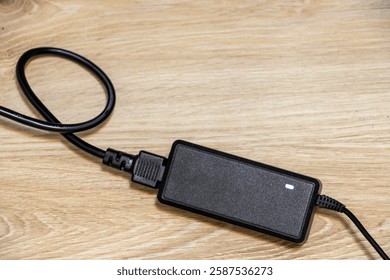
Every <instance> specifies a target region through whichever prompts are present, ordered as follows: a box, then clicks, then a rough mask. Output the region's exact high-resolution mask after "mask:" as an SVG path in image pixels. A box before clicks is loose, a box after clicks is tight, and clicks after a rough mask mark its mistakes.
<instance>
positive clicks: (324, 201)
mask: <svg viewBox="0 0 390 280" xmlns="http://www.w3.org/2000/svg"><path fill="white" fill-rule="evenodd" d="M317 206H318V207H320V208H325V209H329V210H333V211H337V212H340V213H344V214H345V215H347V217H348V218H350V219H351V221H352V222H353V223H354V224H355V225H356V227H357V228H358V229H359V230H360V232H361V233H362V234H363V235H364V237H365V238H366V239H367V241H368V242H369V243H370V244H371V246H372V247H374V249H375V250H376V251H377V252H378V254H379V255H380V256H381V257H382V258H383V259H384V260H389V257H388V256H387V255H386V253H385V252H384V251H383V249H382V248H381V247H380V246H379V244H378V243H377V242H376V241H375V239H374V238H373V237H372V236H371V235H370V234H369V233H368V231H367V230H366V229H365V228H364V226H363V225H362V224H361V223H360V221H359V220H358V218H356V216H355V215H354V214H352V212H351V211H349V210H348V209H347V207H345V205H344V204H342V203H341V202H339V201H337V200H336V199H334V198H331V197H329V196H327V195H319V196H318V198H317Z"/></svg>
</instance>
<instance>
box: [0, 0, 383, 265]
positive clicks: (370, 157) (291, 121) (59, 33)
mask: <svg viewBox="0 0 390 280" xmlns="http://www.w3.org/2000/svg"><path fill="white" fill-rule="evenodd" d="M38 46H56V47H61V48H66V49H69V50H72V51H74V52H77V53H80V54H82V55H84V56H86V57H87V58H89V59H91V60H92V61H94V62H95V63H96V64H97V65H99V66H100V67H101V68H102V69H103V70H104V71H105V72H106V73H107V74H108V75H109V77H110V78H111V79H112V82H113V83H114V85H115V87H116V90H117V95H118V98H117V106H116V109H115V111H114V114H113V115H112V117H111V118H110V119H109V120H108V121H107V122H106V123H105V124H104V125H103V126H101V127H100V128H98V129H95V130H94V131H91V132H88V133H81V134H80V135H82V136H83V138H85V139H86V140H88V141H90V142H91V143H93V144H95V145H97V146H99V147H101V148H103V149H105V148H107V147H112V148H115V149H121V150H124V151H128V152H129V153H136V152H138V151H139V150H140V149H145V150H148V151H151V152H154V153H157V154H161V155H167V153H168V151H169V148H170V145H171V143H172V142H173V141H174V140H176V139H186V140H189V141H192V142H195V143H199V144H201V145H205V146H209V147H211V148H215V149H219V150H223V151H226V152H229V153H233V154H237V155H239V156H243V157H247V158H250V159H253V160H256V161H261V162H264V163H268V164H271V165H275V166H279V167H281V168H285V169H288V170H292V171H295V172H298V173H303V174H306V175H308V176H312V177H316V178H319V179H320V180H321V181H322V183H323V193H326V194H328V195H330V196H332V197H335V198H337V199H339V200H340V201H342V202H344V203H345V204H346V205H348V207H349V208H350V209H351V210H352V211H353V212H354V213H355V214H356V215H357V216H358V217H359V218H360V219H361V221H362V223H363V224H364V225H365V226H366V227H367V229H369V231H370V233H371V234H372V235H373V236H374V237H375V238H376V239H377V241H378V242H379V243H380V244H381V245H382V246H383V248H384V250H385V251H387V252H390V172H389V166H390V109H389V108H390V2H389V1H380V0H371V1H352V0H346V1H336V0H328V1H320V0H313V1H310V0H304V1H303V0H301V1H298V0H292V1H271V0H269V1H268V0H248V1H222V0H215V1H211V0H208V1H203V0H201V1H174V0H164V1H119V0H118V1H117V0H111V1H109V2H107V1H91V0H88V1H74V0H69V1H43V0H35V1H27V0H14V1H13V0H8V1H0V80H1V83H0V93H1V94H0V104H1V105H2V106H5V107H9V108H12V109H14V110H17V111H20V112H23V113H26V114H30V115H32V116H38V115H37V113H36V112H32V110H31V106H29V105H28V104H27V102H26V100H25V99H24V97H22V94H21V92H20V90H18V86H17V84H16V81H15V75H14V68H15V64H16V61H17V59H18V57H19V56H20V55H21V54H22V53H23V52H24V51H26V50H27V49H29V48H32V47H38ZM27 74H28V78H29V79H30V81H31V84H32V85H33V88H34V90H35V91H36V92H37V93H38V95H39V96H40V97H41V98H42V99H43V101H44V103H45V104H47V105H48V107H49V108H50V109H52V110H53V112H55V114H56V115H57V116H58V117H59V118H60V119H61V120H62V121H63V122H76V121H82V120H86V119H88V118H90V117H92V116H94V115H95V114H96V113H97V112H99V110H101V108H102V106H103V104H104V100H105V96H104V93H103V91H102V89H101V87H100V85H99V83H98V82H97V81H96V80H95V79H94V78H93V77H91V76H90V75H89V74H88V73H87V72H86V71H85V70H83V69H81V68H80V67H78V66H76V65H73V64H71V63H70V62H67V61H64V60H61V59H58V58H41V59H37V60H34V61H32V62H31V63H30V64H29V66H28V69H27ZM0 145H1V159H0V178H1V179H0V180H1V181H0V258H1V259H374V258H378V256H377V255H376V252H375V251H374V250H373V249H372V248H371V247H370V245H369V244H368V243H367V242H366V241H365V240H364V238H363V237H362V236H361V234H360V232H358V230H357V229H356V228H355V227H354V226H353V224H352V223H351V222H350V221H348V220H347V218H346V217H343V216H341V215H339V214H337V213H329V212H327V211H322V210H321V211H317V214H316V216H315V219H314V221H313V225H312V229H311V234H310V237H309V239H308V241H307V242H306V243H305V244H304V245H302V246H296V245H293V244H291V243H289V242H285V241H281V240H278V239H276V238H272V237H268V236H265V235H263V234H260V233H256V232H252V231H250V230H245V229H241V228H238V227H235V226H232V225H228V224H225V223H222V222H218V221H213V220H211V219H208V218H204V217H200V216H197V215H195V214H191V213H187V212H184V211H181V210H176V209H174V208H170V207H168V206H163V205H160V204H158V202H157V201H156V196H155V191H153V190H149V189H144V188H143V187H141V186H138V185H136V184H131V183H129V180H128V178H127V176H125V175H121V174H119V173H116V172H112V171H110V170H108V169H106V168H102V167H101V166H100V165H99V164H98V163H97V161H96V160H95V159H94V158H92V157H89V156H87V155H85V154H84V153H82V152H80V151H78V150H77V149H76V148H75V147H73V146H71V145H69V144H67V143H66V142H65V141H64V140H62V139H61V138H60V137H59V136H58V135H55V134H50V133H46V132H41V131H36V130H33V129H29V128H26V127H23V126H19V125H17V124H13V123H11V122H9V121H7V120H4V119H0Z"/></svg>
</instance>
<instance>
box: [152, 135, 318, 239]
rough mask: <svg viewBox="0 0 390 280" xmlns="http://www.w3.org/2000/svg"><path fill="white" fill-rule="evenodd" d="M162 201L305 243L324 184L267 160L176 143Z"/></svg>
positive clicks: (161, 193) (161, 189)
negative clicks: (258, 160)
mask: <svg viewBox="0 0 390 280" xmlns="http://www.w3.org/2000/svg"><path fill="white" fill-rule="evenodd" d="M166 168H167V170H166V172H165V174H164V177H163V180H162V182H161V184H160V185H159V193H158V199H159V201H160V202H161V203H164V204H168V205H171V206H174V207H178V208H181V209H185V210H188V211H191V212H195V213H199V214H202V215H206V216H208V217H212V218H216V219H219V220H222V221H226V222H229V223H232V224H235V225H239V226H243V227H246V228H249V229H253V230H256V231H259V232H263V233H266V234H270V235H273V236H276V237H280V238H283V239H286V240H289V241H292V242H296V243H302V242H303V241H305V239H306V238H307V235H308V230H309V227H310V224H311V220H312V217H313V211H314V207H315V201H316V198H317V196H318V194H319V192H320V188H321V183H320V181H318V180H317V179H314V178H310V177H307V176H304V175H300V174H296V173H293V172H290V171H286V170H283V169H280V168H276V167H272V166H269V165H266V164H263V163H259V162H255V161H251V160H247V159H244V158H241V157H237V156H234V155H230V154H226V153H222V152H219V151H216V150H213V149H209V148H205V147H202V146H199V145H195V144H192V143H189V142H185V141H182V140H178V141H176V142H175V143H174V144H173V145H172V149H171V152H170V155H169V158H168V161H167V165H166Z"/></svg>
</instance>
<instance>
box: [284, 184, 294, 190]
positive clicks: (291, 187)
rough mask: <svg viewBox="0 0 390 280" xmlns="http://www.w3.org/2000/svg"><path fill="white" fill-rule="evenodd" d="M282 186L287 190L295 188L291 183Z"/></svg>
mask: <svg viewBox="0 0 390 280" xmlns="http://www.w3.org/2000/svg"><path fill="white" fill-rule="evenodd" d="M284 187H285V188H286V189H289V190H293V189H294V188H295V187H294V186H293V185H290V184H286V185H284Z"/></svg>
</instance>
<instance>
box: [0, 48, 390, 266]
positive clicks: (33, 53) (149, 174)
mask: <svg viewBox="0 0 390 280" xmlns="http://www.w3.org/2000/svg"><path fill="white" fill-rule="evenodd" d="M42 55H54V56H58V57H62V58H65V59H69V60H71V61H73V62H75V63H78V64H79V65H81V66H83V67H84V68H86V69H87V70H89V71H90V72H91V73H92V74H93V75H95V76H96V78H98V79H99V80H100V81H101V82H102V84H103V86H104V88H105V89H106V92H107V103H106V106H105V108H104V109H103V111H102V112H101V113H100V114H99V115H97V116H96V117H95V118H93V119H91V120H88V121H85V122H81V123H76V124H62V123H61V122H60V121H59V120H58V119H57V118H56V117H55V116H54V115H53V114H52V113H51V112H50V110H49V109H48V108H46V106H45V105H44V104H43V103H42V102H41V101H40V99H39V98H38V97H37V96H36V95H35V93H34V91H33V90H32V89H31V87H30V85H29V83H28V81H27V78H26V75H25V68H26V65H27V63H28V62H29V61H30V60H31V59H33V58H35V57H38V56H42ZM16 77H17V80H18V82H19V85H20V87H21V89H22V92H23V93H24V95H25V96H26V97H27V99H28V100H29V101H30V102H31V104H32V105H33V106H34V108H35V109H36V110H37V111H38V112H39V113H40V114H41V115H42V116H43V118H44V119H45V120H46V121H42V120H39V119H35V118H31V117H28V116H26V115H22V114H20V113H18V112H15V111H13V110H10V109H8V108H5V107H2V106H0V116H3V117H6V118H8V119H11V120H13V121H16V122H19V123H21V124H24V125H27V126H30V127H34V128H38V129H42V130H46V131H51V132H58V133H61V134H62V136H63V137H65V139H67V140H68V141H69V142H71V143H72V144H74V145H75V146H77V147H78V148H80V149H82V150H84V151H85V152H87V153H89V154H91V155H93V156H96V157H98V158H100V159H102V161H103V164H106V165H108V166H111V167H113V168H116V169H119V170H122V171H125V172H129V173H132V174H133V178H132V180H133V181H134V182H138V183H141V184H144V185H147V186H149V187H153V188H157V186H158V183H159V182H161V180H162V178H163V174H164V170H165V162H166V159H165V158H163V157H160V156H157V155H154V154H151V153H148V152H145V151H141V152H140V153H139V155H137V156H133V155H130V154H127V153H124V152H121V151H116V150H113V149H110V148H109V149H107V150H106V151H104V150H101V149H99V148H97V147H95V146H93V145H91V144H89V143H87V142H85V141H84V140H82V139H80V138H79V137H77V136H76V135H74V134H73V133H76V132H81V131H85V130H88V129H91V128H94V127H96V126H98V125H100V124H101V123H102V122H104V121H105V120H106V119H107V118H108V117H109V115H110V114H111V113H112V111H113V109H114V106H115V90H114V87H113V85H112V83H111V81H110V79H109V78H108V77H107V75H106V74H105V73H104V72H103V71H102V70H101V69H100V68H99V67H98V66H96V65H95V64H94V63H92V62H91V61H89V60H88V59H86V58H84V57H82V56H80V55H78V54H76V53H73V52H70V51H67V50H63V49H58V48H35V49H31V50H29V51H27V52H25V53H24V54H23V55H22V56H21V57H20V59H19V61H18V63H17V66H16ZM316 205H317V206H318V207H320V208H327V209H331V210H335V211H338V212H342V213H345V214H346V215H347V216H348V217H349V218H350V219H351V220H352V222H353V223H354V224H355V225H356V226H357V227H358V229H359V230H360V231H361V232H362V233H363V235H364V237H365V238H366V239H367V240H368V241H369V242H370V244H371V245H372V246H373V247H374V248H375V250H376V251H377V252H378V253H379V255H380V256H381V257H382V258H383V259H386V260H388V259H389V257H388V256H387V255H386V253H385V252H384V251H383V250H382V248H381V247H380V246H379V245H378V243H376V242H375V240H374V239H373V238H372V236H371V235H370V234H369V233H368V232H367V230H366V229H365V228H364V227H363V225H362V224H361V223H360V222H359V220H358V219H357V218H356V217H355V216H354V215H353V214H352V213H351V212H350V211H349V210H348V209H347V208H346V207H345V206H344V205H343V204H341V203H340V202H338V201H336V200H334V199H332V198H330V197H328V196H325V195H319V196H318V199H317V203H316Z"/></svg>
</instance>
